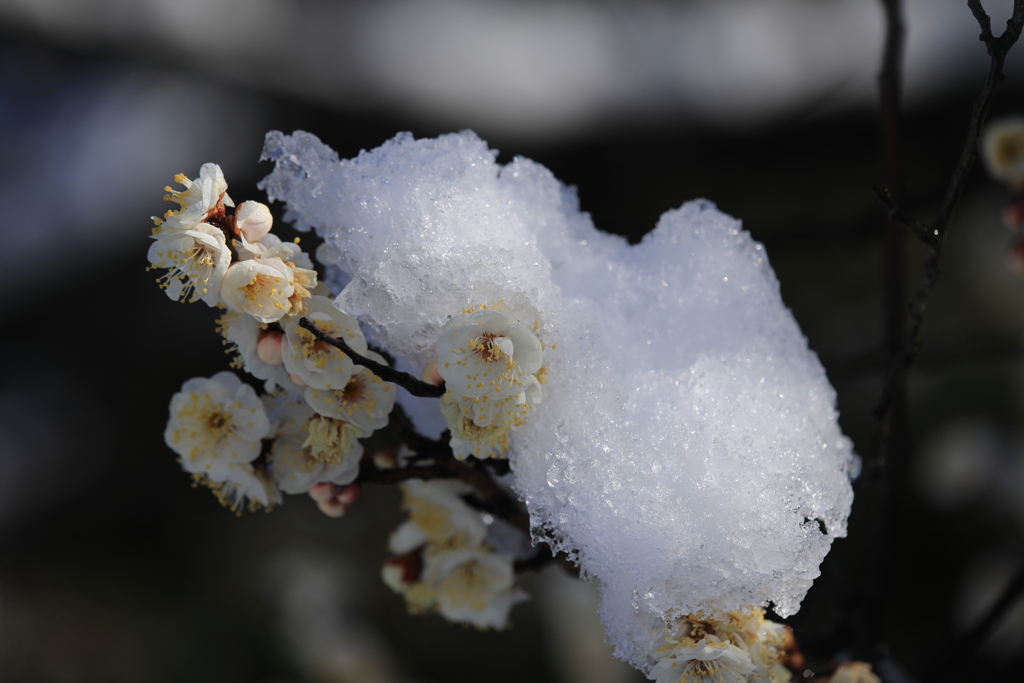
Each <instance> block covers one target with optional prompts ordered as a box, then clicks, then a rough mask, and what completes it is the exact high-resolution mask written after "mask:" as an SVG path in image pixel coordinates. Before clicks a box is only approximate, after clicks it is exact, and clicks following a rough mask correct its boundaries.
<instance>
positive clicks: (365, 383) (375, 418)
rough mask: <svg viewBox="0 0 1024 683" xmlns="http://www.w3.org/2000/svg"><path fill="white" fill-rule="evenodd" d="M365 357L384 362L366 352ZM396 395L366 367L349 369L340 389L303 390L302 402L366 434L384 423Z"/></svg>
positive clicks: (390, 387)
mask: <svg viewBox="0 0 1024 683" xmlns="http://www.w3.org/2000/svg"><path fill="white" fill-rule="evenodd" d="M364 355H365V356H366V357H367V358H370V359H372V360H375V361H377V362H378V363H381V364H384V365H387V363H386V361H385V360H384V358H382V357H381V356H380V355H378V354H376V353H374V352H373V351H367V352H366V353H365V354H364ZM397 395H398V391H397V390H396V387H395V385H394V384H392V383H391V382H385V381H384V380H382V379H381V378H380V377H378V376H377V375H375V374H373V372H371V371H370V370H369V369H368V368H364V367H355V368H353V372H352V377H351V378H350V379H349V380H348V383H347V384H346V385H345V387H344V388H342V389H316V388H314V387H309V388H308V389H306V402H307V403H308V404H309V405H310V406H312V407H313V409H314V410H316V412H318V413H319V414H321V415H324V416H326V417H333V418H334V419H335V420H344V421H345V422H348V423H349V424H351V425H352V426H353V427H355V428H356V429H358V430H359V431H361V432H362V433H363V434H366V435H369V434H371V433H373V432H374V431H376V430H378V429H380V428H382V427H384V426H385V425H387V423H388V416H389V415H390V414H391V410H392V409H393V408H394V407H395V398H396V397H397Z"/></svg>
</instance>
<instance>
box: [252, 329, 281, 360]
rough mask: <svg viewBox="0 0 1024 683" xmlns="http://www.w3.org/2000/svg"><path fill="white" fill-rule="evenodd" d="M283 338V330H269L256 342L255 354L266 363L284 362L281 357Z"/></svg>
mask: <svg viewBox="0 0 1024 683" xmlns="http://www.w3.org/2000/svg"><path fill="white" fill-rule="evenodd" d="M283 340H284V332H281V331H280V330H271V331H270V332H267V333H266V334H264V335H262V336H261V337H260V339H259V341H257V342H256V355H257V356H259V359H260V360H261V361H263V362H264V363H266V364H267V365H280V364H281V363H283V362H284V358H282V357H281V342H282V341H283Z"/></svg>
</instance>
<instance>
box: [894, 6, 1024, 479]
mask: <svg viewBox="0 0 1024 683" xmlns="http://www.w3.org/2000/svg"><path fill="white" fill-rule="evenodd" d="M967 4H968V7H970V9H971V12H972V13H973V14H974V17H975V19H977V20H978V23H979V25H980V26H981V36H980V38H981V40H982V41H983V42H984V43H985V47H986V48H987V50H988V54H989V56H990V57H991V61H990V64H989V71H988V76H987V78H986V79H985V83H984V84H983V85H982V89H981V92H980V93H979V95H978V98H977V99H976V100H975V103H974V111H973V114H972V116H971V124H970V127H969V128H968V132H967V139H966V140H965V142H964V147H963V150H962V151H961V153H960V158H959V160H958V161H957V164H956V167H955V168H954V169H953V174H952V177H951V178H950V181H949V185H948V186H947V187H946V194H945V196H944V198H943V201H942V206H941V208H940V209H939V213H938V215H937V216H936V217H935V219H934V220H933V221H932V222H931V223H930V224H928V232H930V233H931V234H932V237H933V238H934V241H932V242H931V243H926V245H925V246H926V253H925V257H924V263H923V265H922V270H921V275H920V278H919V279H918V282H917V287H916V289H915V291H914V295H913V297H912V299H911V301H910V305H909V308H908V310H907V313H906V319H905V323H904V331H903V341H902V344H901V346H900V348H899V351H898V353H897V354H896V355H895V357H894V358H893V359H892V362H891V363H890V366H889V371H888V375H887V377H886V381H885V386H884V388H883V390H882V396H881V398H880V400H879V402H878V406H877V407H876V408H875V411H874V417H875V425H876V432H877V435H878V436H879V437H880V438H879V443H880V444H881V447H880V448H879V452H878V453H876V460H877V461H878V462H884V458H885V450H884V444H885V441H886V438H887V437H888V435H889V432H890V428H891V424H892V416H893V411H894V408H895V406H896V403H897V397H898V395H899V393H900V388H901V387H902V386H903V383H904V381H905V380H906V375H907V371H908V370H909V369H910V366H911V365H912V364H913V362H914V359H915V358H916V357H917V354H918V352H919V351H920V348H921V328H922V325H923V323H924V313H925V310H926V309H927V307H928V302H929V300H930V299H931V294H932V290H933V289H934V288H935V284H936V283H937V282H938V280H939V275H940V269H939V260H940V257H941V255H942V247H943V246H944V244H945V242H946V233H947V230H948V228H949V222H950V220H951V219H952V217H953V212H954V210H955V209H956V205H957V203H958V202H959V200H960V196H961V195H962V194H963V190H964V187H965V186H966V184H967V178H968V176H969V174H970V172H971V169H972V168H973V167H974V162H975V161H976V160H977V157H978V139H979V138H980V137H981V130H982V127H983V126H984V124H985V121H986V120H987V118H988V112H989V108H990V107H991V104H992V98H993V95H994V94H995V89H996V87H997V86H998V85H999V83H1001V82H1002V81H1003V79H1004V76H1003V64H1004V62H1005V61H1006V54H1007V52H1009V50H1010V48H1011V47H1013V45H1014V43H1016V42H1017V39H1018V38H1019V37H1020V34H1021V29H1022V28H1024V0H1014V3H1013V14H1012V16H1011V17H1010V19H1009V21H1007V23H1006V30H1005V31H1004V32H1003V34H1002V35H1000V36H998V37H994V36H993V35H992V28H991V20H990V19H989V17H988V14H987V13H986V12H985V10H984V8H983V7H982V6H981V2H980V0H968V3H967Z"/></svg>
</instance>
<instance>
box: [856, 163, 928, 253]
mask: <svg viewBox="0 0 1024 683" xmlns="http://www.w3.org/2000/svg"><path fill="white" fill-rule="evenodd" d="M887 175H888V174H887ZM891 184H892V183H890V184H889V185H885V184H882V183H878V184H875V185H872V186H871V192H872V193H873V194H874V195H875V198H876V199H878V201H879V203H880V204H881V205H882V206H884V207H885V209H886V211H887V212H888V216H889V220H891V221H895V222H896V223H898V224H899V225H902V226H903V227H905V228H906V229H907V230H909V231H910V232H912V233H914V235H915V236H916V237H917V238H918V239H919V240H921V241H922V242H924V243H925V244H933V243H934V242H935V234H934V233H933V232H932V231H931V230H929V228H928V226H927V225H924V224H923V223H921V222H919V221H918V220H917V219H916V218H914V217H913V216H911V215H910V214H907V213H904V212H903V210H902V209H900V208H899V207H898V206H897V205H896V200H895V199H893V197H892V194H891V193H890V192H889V187H890V185H891Z"/></svg>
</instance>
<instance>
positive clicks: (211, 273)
mask: <svg viewBox="0 0 1024 683" xmlns="http://www.w3.org/2000/svg"><path fill="white" fill-rule="evenodd" d="M153 238H154V239H155V240H156V241H155V242H154V243H153V244H152V245H150V247H149V254H148V258H149V262H150V264H151V267H152V268H166V269H167V273H165V274H164V275H163V276H161V277H160V278H159V279H158V280H157V281H158V282H160V286H161V287H162V288H163V289H164V291H166V292H167V296H168V297H170V298H171V299H174V300H176V301H182V300H186V299H187V300H188V301H190V302H195V301H198V300H202V301H203V302H205V303H206V304H208V305H210V306H215V305H216V304H217V303H218V302H219V301H220V287H221V282H222V281H223V279H224V275H225V274H226V273H227V272H228V266H229V265H230V263H231V250H230V249H228V246H227V241H226V239H225V237H224V233H223V231H221V229H220V228H218V227H216V226H213V225H209V224H207V223H199V224H197V225H193V226H192V227H191V228H189V229H187V230H174V231H160V232H158V233H156V234H154V235H153Z"/></svg>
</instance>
